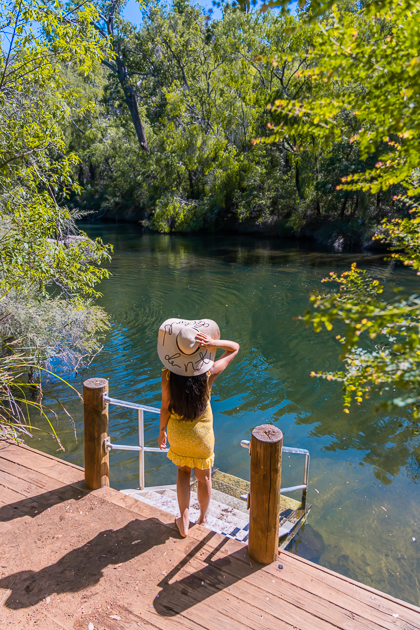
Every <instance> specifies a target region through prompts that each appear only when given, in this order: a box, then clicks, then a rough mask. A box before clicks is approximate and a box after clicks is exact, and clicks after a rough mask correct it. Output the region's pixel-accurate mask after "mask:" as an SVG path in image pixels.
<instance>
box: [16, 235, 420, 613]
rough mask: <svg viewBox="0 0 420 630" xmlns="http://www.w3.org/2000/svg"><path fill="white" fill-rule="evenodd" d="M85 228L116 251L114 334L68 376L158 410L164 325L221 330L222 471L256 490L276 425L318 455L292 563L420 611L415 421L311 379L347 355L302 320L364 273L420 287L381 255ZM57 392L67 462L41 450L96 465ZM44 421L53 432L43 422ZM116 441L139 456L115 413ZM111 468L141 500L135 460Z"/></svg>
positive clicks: (216, 391)
mask: <svg viewBox="0 0 420 630" xmlns="http://www.w3.org/2000/svg"><path fill="white" fill-rule="evenodd" d="M85 229H86V230H87V232H88V233H89V235H90V236H92V237H96V236H101V237H102V238H103V239H104V240H105V241H106V242H111V243H113V244H114V247H115V253H114V257H113V261H112V263H111V265H110V271H111V272H112V277H111V278H110V279H109V280H106V281H104V282H103V283H102V285H101V291H102V293H103V297H102V298H101V299H100V301H99V302H100V304H101V305H102V306H103V307H104V308H105V309H106V311H107V312H108V313H109V315H110V318H111V322H112V329H111V330H110V332H109V334H108V335H107V338H106V341H105V347H104V350H103V352H102V353H101V354H99V355H98V356H97V357H96V358H95V359H94V361H93V363H92V365H91V366H90V367H89V369H88V370H87V371H86V372H85V373H84V374H81V375H78V376H76V377H75V376H72V375H68V374H67V373H66V372H65V370H61V371H60V372H59V373H60V374H61V375H62V376H65V377H66V378H68V379H69V381H70V383H71V384H72V385H73V386H74V387H76V388H77V389H78V390H79V391H81V390H82V382H83V380H84V379H85V378H87V377H88V376H99V377H104V378H107V379H109V382H110V395H111V396H113V397H116V398H122V399H125V400H130V401H134V402H139V403H144V404H147V405H152V406H159V405H160V401H159V388H160V375H161V365H160V363H159V361H158V358H157V354H156V340H157V330H158V327H159V324H160V323H161V322H162V321H163V320H165V319H167V318H168V317H182V318H186V319H193V318H201V317H207V318H212V319H214V320H216V321H217V322H218V324H219V326H220V329H221V332H222V336H223V337H224V338H229V339H234V340H235V341H238V342H239V343H240V345H241V350H240V354H239V356H238V359H237V360H236V361H235V362H234V363H233V365H232V366H231V367H230V368H229V369H228V370H227V372H225V373H224V374H223V376H222V377H221V378H220V379H219V380H218V381H216V384H215V386H214V388H213V399H212V403H213V410H214V426H215V436H216V451H215V452H216V462H215V465H216V466H217V467H218V468H220V469H221V470H223V471H226V472H228V473H231V474H234V475H237V476H240V477H243V478H245V479H249V457H248V455H247V452H246V451H245V450H244V449H242V448H241V447H240V440H241V439H250V433H251V430H252V428H253V427H255V426H256V425H258V424H262V423H273V424H275V425H276V426H277V427H279V428H280V429H281V430H282V431H283V433H284V444H285V446H294V447H300V448H306V449H309V451H310V453H311V469H310V476H309V481H310V487H309V493H308V500H309V503H311V504H312V510H311V513H310V516H309V521H308V524H307V525H306V526H305V528H304V529H303V531H302V532H301V533H300V534H299V535H298V537H297V539H296V540H295V541H294V543H293V546H292V548H291V551H293V552H295V553H297V554H299V555H302V556H304V557H306V558H308V559H310V560H312V561H314V562H316V563H319V564H320V565H322V566H325V567H328V568H329V569H332V570H335V571H338V572H339V573H341V574H344V575H347V576H349V577H351V578H354V579H356V580H359V581H361V582H363V583H365V584H368V585H370V586H372V587H375V588H378V589H380V590H383V591H385V592H387V593H390V594H392V595H394V596H396V597H399V598H401V599H405V600H407V601H409V602H412V603H414V604H417V605H420V584H419V582H420V532H419V529H420V527H419V525H420V513H419V511H420V508H419V505H420V502H419V483H420V437H419V436H418V435H415V433H414V432H413V429H412V426H411V425H410V423H409V422H408V421H407V420H406V419H405V417H398V416H396V415H395V414H394V415H392V414H389V413H384V412H379V413H378V412H375V411H374V403H373V402H372V403H370V402H369V403H368V404H364V405H363V406H361V407H352V409H351V412H350V413H349V414H345V413H344V412H343V405H342V397H341V391H340V387H339V386H337V384H332V383H330V382H327V381H324V380H317V379H314V378H311V377H310V372H311V371H312V370H330V369H334V368H336V367H338V366H339V365H340V362H339V360H338V355H339V351H340V346H339V343H338V342H337V341H336V340H335V338H334V335H333V334H332V333H327V332H322V333H318V334H315V333H314V332H312V330H310V329H306V328H305V326H304V325H303V323H302V322H299V321H296V320H294V319H293V318H294V317H295V316H296V315H298V314H301V313H303V312H304V311H305V309H307V308H308V306H309V302H308V294H309V292H310V291H311V290H313V289H316V288H319V287H320V281H321V279H322V278H323V277H325V276H326V275H328V273H329V272H330V271H331V270H336V271H343V270H345V269H346V268H348V267H349V266H350V264H351V262H353V261H356V262H357V263H358V264H359V265H360V266H365V267H369V268H370V269H372V270H373V271H374V273H375V275H376V276H377V277H379V278H380V279H381V280H382V281H383V282H385V283H386V285H387V287H390V286H391V285H394V284H397V285H400V286H402V287H403V288H404V289H405V290H407V291H408V292H411V293H413V292H414V291H416V290H418V288H417V285H418V279H417V278H416V276H415V275H414V274H412V273H410V272H408V271H407V270H405V269H393V268H392V267H391V266H390V264H389V263H386V262H384V261H383V258H382V256H381V255H379V254H374V255H370V256H368V255H363V254H332V253H328V252H320V251H314V250H311V249H310V248H299V247H298V246H297V245H295V244H294V243H286V244H285V243H282V242H281V241H276V240H259V239H253V238H250V237H235V236H232V237H227V236H223V237H221V236H214V237H213V236H210V235H209V236H203V237H202V236H195V237H182V236H163V235H142V234H141V232H140V230H139V229H138V228H137V226H130V225H126V226H124V225H122V226H115V225H112V226H111V225H105V226H104V225H89V226H87V227H86V226H85ZM54 367H55V369H57V370H60V369H61V368H60V367H59V366H54ZM47 392H48V394H47V395H46V396H45V399H44V403H45V404H46V405H48V404H50V405H51V407H52V408H54V409H55V410H56V412H57V414H58V417H59V419H58V423H57V431H58V434H59V436H60V439H61V440H62V443H63V445H64V447H65V452H64V453H62V452H60V451H57V448H58V447H57V444H56V443H55V442H54V441H53V440H52V439H51V438H50V437H49V436H48V435H45V434H43V433H42V432H41V433H39V432H38V433H36V435H37V436H38V437H37V438H35V439H32V440H29V441H28V443H29V444H30V445H31V446H33V447H34V448H39V449H41V450H45V451H47V452H50V453H52V454H54V455H56V456H58V457H63V458H64V459H67V460H69V461H71V462H74V463H76V464H79V465H83V422H82V416H83V414H82V411H83V410H82V406H81V403H80V402H78V401H77V399H76V396H75V395H74V393H73V392H72V391H71V390H70V389H69V388H67V387H66V386H64V385H62V384H61V383H60V382H59V381H57V380H54V381H53V382H51V383H50V384H49V386H48V387H47ZM52 396H56V397H58V398H59V399H60V401H61V402H62V403H63V404H64V405H65V406H66V407H67V409H68V410H69V412H70V413H71V414H72V416H73V418H74V420H75V427H73V426H72V423H71V421H70V420H69V419H68V418H67V416H66V415H65V414H64V413H63V412H60V407H59V406H58V405H57V404H56V403H55V402H54V400H53V398H52ZM33 421H34V424H38V426H39V427H41V428H42V422H41V420H39V421H38V419H37V418H34V420H33ZM158 426H159V425H158V417H157V416H152V415H147V414H146V416H145V429H146V431H145V436H146V441H147V443H148V444H150V445H156V438H157V435H158ZM75 432H76V433H75ZM110 433H111V435H112V439H113V441H115V442H121V443H124V444H135V443H136V439H137V423H136V416H135V413H134V412H131V411H130V410H124V409H118V408H112V409H111V412H110ZM41 438H42V439H41ZM110 457H111V459H110V461H111V485H112V486H113V487H115V488H119V489H122V488H134V487H137V485H138V458H137V457H136V455H135V454H131V453H127V452H125V453H124V452H115V451H114V452H112V453H111V456H110ZM282 475H283V477H282V486H283V487H285V486H290V485H295V484H298V483H301V475H302V461H301V460H300V458H297V457H293V456H292V457H289V456H284V459H283V471H282ZM175 476H176V470H175V467H174V466H173V465H172V464H171V463H170V462H169V460H167V458H166V457H165V455H162V454H160V453H159V454H149V455H147V456H146V484H147V485H156V484H159V483H173V482H174V481H175Z"/></svg>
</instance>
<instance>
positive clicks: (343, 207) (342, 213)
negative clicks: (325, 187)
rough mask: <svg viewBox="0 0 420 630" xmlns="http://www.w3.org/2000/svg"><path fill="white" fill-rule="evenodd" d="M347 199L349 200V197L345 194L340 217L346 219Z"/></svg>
mask: <svg viewBox="0 0 420 630" xmlns="http://www.w3.org/2000/svg"><path fill="white" fill-rule="evenodd" d="M347 200H348V197H347V196H345V197H344V199H343V203H342V204H341V210H340V219H344V213H345V211H346V206H347Z"/></svg>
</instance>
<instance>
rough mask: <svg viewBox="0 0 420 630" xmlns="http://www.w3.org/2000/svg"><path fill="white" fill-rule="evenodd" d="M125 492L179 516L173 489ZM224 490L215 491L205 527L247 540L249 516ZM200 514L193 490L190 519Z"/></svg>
mask: <svg viewBox="0 0 420 630" xmlns="http://www.w3.org/2000/svg"><path fill="white" fill-rule="evenodd" d="M122 492H123V493H124V494H127V495H129V496H131V497H132V498H133V499H137V500H139V501H143V502H144V503H147V504H148V505H151V506H154V507H156V508H159V509H160V510H163V511H164V512H168V513H169V514H172V515H173V516H174V517H175V516H179V507H178V499H177V495H176V492H174V491H173V490H164V491H163V492H155V491H152V492H148V493H145V492H144V491H140V490H122ZM230 498H231V497H228V496H227V495H226V502H225V501H224V494H223V493H222V492H218V491H214V493H213V495H212V500H211V501H210V506H209V510H208V512H207V522H206V523H205V525H204V527H206V528H207V529H210V530H211V531H214V532H217V533H218V534H223V535H225V536H228V537H229V538H234V539H235V540H240V541H241V542H246V541H247V539H248V527H249V518H248V515H247V514H245V513H244V512H243V511H241V510H238V509H236V508H234V507H232V505H230V504H229V499H230ZM199 516H200V506H199V504H198V500H197V494H196V493H195V492H191V501H190V521H191V523H194V522H195V521H196V520H197V519H198V518H199Z"/></svg>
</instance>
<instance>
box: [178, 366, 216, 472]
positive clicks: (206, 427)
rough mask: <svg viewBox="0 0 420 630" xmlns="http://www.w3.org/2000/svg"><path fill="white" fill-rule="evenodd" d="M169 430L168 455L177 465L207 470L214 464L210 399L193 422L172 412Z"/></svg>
mask: <svg viewBox="0 0 420 630" xmlns="http://www.w3.org/2000/svg"><path fill="white" fill-rule="evenodd" d="M168 371H169V370H168ZM167 432H168V441H169V445H170V446H169V452H168V457H169V459H170V460H171V461H172V462H173V463H174V464H175V465H176V466H188V467H189V468H199V469H200V470H207V469H208V468H211V467H212V466H213V464H214V432H213V412H212V409H211V405H210V400H209V401H208V403H207V407H206V408H205V410H204V412H203V413H202V414H201V416H200V417H199V418H197V420H193V421H192V422H191V421H189V420H183V419H182V418H180V417H179V416H178V415H177V414H175V413H172V414H171V415H170V417H169V421H168V426H167Z"/></svg>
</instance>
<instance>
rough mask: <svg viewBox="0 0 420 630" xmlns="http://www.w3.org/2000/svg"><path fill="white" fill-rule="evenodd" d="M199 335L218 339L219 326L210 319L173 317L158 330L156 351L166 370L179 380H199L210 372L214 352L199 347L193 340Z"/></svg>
mask: <svg viewBox="0 0 420 630" xmlns="http://www.w3.org/2000/svg"><path fill="white" fill-rule="evenodd" d="M198 332H201V333H204V334H205V335H208V336H209V337H212V338H213V339H220V330H219V326H218V325H217V324H216V322H214V321H213V320H212V319H178V318H175V317H172V318H171V319H167V320H166V321H164V322H163V324H162V325H161V326H160V327H159V337H158V344H157V351H158V355H159V359H160V360H161V361H162V363H163V365H164V366H165V367H166V368H167V369H168V370H170V371H171V372H174V373H175V374H179V375H180V376H198V375H199V374H204V372H207V371H208V370H210V368H211V367H212V366H213V364H214V359H215V357H216V351H217V348H202V347H200V346H199V345H198V343H197V342H196V340H195V337H196V335H197V333H198Z"/></svg>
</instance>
